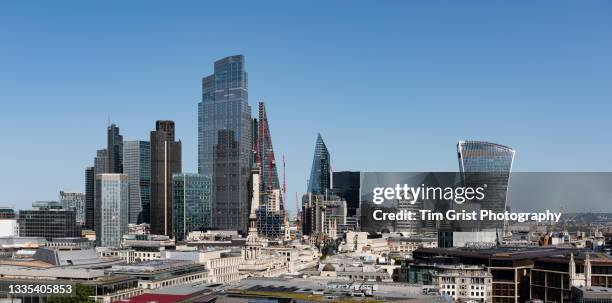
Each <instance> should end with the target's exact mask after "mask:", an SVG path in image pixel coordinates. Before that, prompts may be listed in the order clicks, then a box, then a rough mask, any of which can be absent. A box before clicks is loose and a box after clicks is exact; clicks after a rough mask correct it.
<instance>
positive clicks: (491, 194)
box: [457, 141, 515, 213]
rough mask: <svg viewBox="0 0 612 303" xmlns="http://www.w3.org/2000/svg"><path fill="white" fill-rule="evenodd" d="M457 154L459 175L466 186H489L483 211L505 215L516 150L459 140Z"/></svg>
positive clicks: (487, 143)
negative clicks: (487, 210)
mask: <svg viewBox="0 0 612 303" xmlns="http://www.w3.org/2000/svg"><path fill="white" fill-rule="evenodd" d="M457 154H458V158H459V172H460V174H461V177H462V181H463V182H464V183H466V186H469V185H473V186H474V187H478V186H484V185H485V184H486V192H485V199H484V200H483V202H481V207H480V208H481V209H490V210H492V211H493V212H495V213H501V212H504V211H505V210H506V196H507V192H508V181H509V178H510V172H511V170H512V161H513V160H514V154H515V151H514V149H512V148H510V147H508V146H504V145H500V144H495V143H490V142H484V141H459V143H458V144H457Z"/></svg>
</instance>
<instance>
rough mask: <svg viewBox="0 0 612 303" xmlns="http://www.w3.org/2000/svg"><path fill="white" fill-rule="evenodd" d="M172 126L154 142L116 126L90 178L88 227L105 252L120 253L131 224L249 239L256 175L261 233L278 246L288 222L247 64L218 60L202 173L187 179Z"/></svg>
mask: <svg viewBox="0 0 612 303" xmlns="http://www.w3.org/2000/svg"><path fill="white" fill-rule="evenodd" d="M181 159H182V148H181V141H180V140H177V139H176V138H175V124H174V122H173V121H169V120H160V121H157V122H156V123H155V129H154V130H152V131H151V133H150V137H149V140H148V141H143V140H133V141H124V140H123V136H122V135H121V132H120V129H119V127H118V126H117V125H115V124H110V125H109V126H108V128H107V140H106V146H105V148H103V149H100V150H98V151H97V152H96V156H95V158H94V161H93V165H92V166H91V167H87V168H86V170H85V194H84V196H83V198H82V200H83V202H82V204H83V211H82V212H83V214H82V218H83V219H82V225H83V226H84V227H85V228H87V229H93V230H95V232H96V236H97V242H98V244H99V245H105V246H106V245H108V246H116V245H118V244H119V242H118V241H119V240H120V237H121V234H122V233H124V232H125V231H126V229H127V225H128V224H141V223H146V224H149V225H150V232H151V233H152V234H158V235H167V236H171V237H175V238H177V239H179V240H180V239H184V238H185V237H186V236H187V234H188V233H189V232H191V231H195V230H202V229H207V228H216V229H223V230H238V231H240V232H243V233H244V232H246V231H247V223H248V216H249V209H250V203H251V201H250V200H251V197H252V192H251V191H252V188H251V187H252V180H251V178H252V177H251V176H252V171H253V169H256V170H257V171H258V173H259V174H260V176H261V178H260V179H261V182H260V186H259V187H260V188H259V190H260V192H261V194H260V195H259V196H258V197H259V199H260V201H259V204H258V205H259V206H258V209H257V214H258V222H257V224H258V226H259V227H260V229H259V230H260V232H261V233H262V234H264V235H266V236H268V237H272V238H277V237H280V234H281V226H282V224H283V223H284V219H285V207H284V196H283V193H282V192H281V187H280V182H279V177H278V171H277V164H276V158H275V155H274V150H273V148H272V139H271V136H270V128H269V122H268V118H267V114H266V108H265V105H264V103H263V102H260V103H259V104H258V115H257V117H254V118H253V117H252V116H251V106H250V105H249V103H248V81H247V72H246V70H245V60H244V56H242V55H236V56H230V57H226V58H223V59H221V60H218V61H216V62H215V64H214V71H213V74H211V75H209V76H206V77H204V78H203V79H202V100H201V102H199V103H198V173H183V168H182V161H181Z"/></svg>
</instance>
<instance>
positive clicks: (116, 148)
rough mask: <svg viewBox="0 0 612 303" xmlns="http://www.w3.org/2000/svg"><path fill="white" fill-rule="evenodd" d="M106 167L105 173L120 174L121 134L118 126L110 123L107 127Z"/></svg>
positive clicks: (121, 160) (121, 155)
mask: <svg viewBox="0 0 612 303" xmlns="http://www.w3.org/2000/svg"><path fill="white" fill-rule="evenodd" d="M106 139H107V147H106V150H107V151H108V154H107V157H108V160H107V165H108V166H107V169H106V173H110V174H120V173H122V172H123V136H121V135H120V134H119V127H117V125H115V124H111V125H109V126H108V129H107V138H106Z"/></svg>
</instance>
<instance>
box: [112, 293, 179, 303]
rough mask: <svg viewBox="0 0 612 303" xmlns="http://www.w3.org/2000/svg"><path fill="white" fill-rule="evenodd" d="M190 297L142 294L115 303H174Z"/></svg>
mask: <svg viewBox="0 0 612 303" xmlns="http://www.w3.org/2000/svg"><path fill="white" fill-rule="evenodd" d="M188 297H189V295H163V294H142V295H138V296H135V297H131V298H129V299H125V300H119V301H115V302H114V303H153V302H155V303H172V302H176V301H178V300H181V299H185V298H188Z"/></svg>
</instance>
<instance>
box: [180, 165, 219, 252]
mask: <svg viewBox="0 0 612 303" xmlns="http://www.w3.org/2000/svg"><path fill="white" fill-rule="evenodd" d="M172 190H173V192H174V198H173V204H172V207H173V210H172V214H173V215H172V226H173V228H174V235H175V237H176V239H177V240H184V239H185V238H186V237H187V234H189V232H191V231H194V230H200V229H202V228H206V227H210V225H211V200H210V195H211V188H210V177H207V176H204V175H200V174H188V173H183V174H175V175H174V176H173V177H172Z"/></svg>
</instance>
